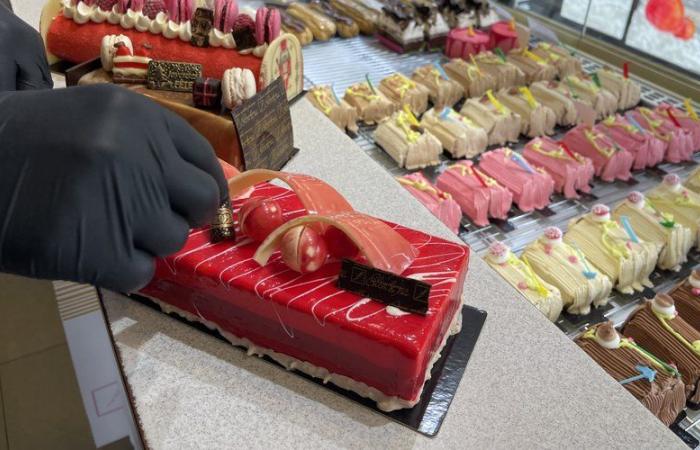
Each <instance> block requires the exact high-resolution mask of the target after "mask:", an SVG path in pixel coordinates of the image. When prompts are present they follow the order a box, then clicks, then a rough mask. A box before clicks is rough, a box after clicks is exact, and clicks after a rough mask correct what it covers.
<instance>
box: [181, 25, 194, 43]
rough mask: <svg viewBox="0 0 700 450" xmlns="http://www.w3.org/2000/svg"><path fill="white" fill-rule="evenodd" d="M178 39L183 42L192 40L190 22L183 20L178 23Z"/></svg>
mask: <svg viewBox="0 0 700 450" xmlns="http://www.w3.org/2000/svg"><path fill="white" fill-rule="evenodd" d="M178 34H179V36H180V40H181V41H184V42H190V41H191V40H192V23H191V22H183V23H181V24H180V32H179V33H178Z"/></svg>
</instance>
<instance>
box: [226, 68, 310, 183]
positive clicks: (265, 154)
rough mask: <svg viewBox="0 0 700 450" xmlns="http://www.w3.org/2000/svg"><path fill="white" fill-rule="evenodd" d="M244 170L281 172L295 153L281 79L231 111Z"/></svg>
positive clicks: (285, 96) (289, 117)
mask: <svg viewBox="0 0 700 450" xmlns="http://www.w3.org/2000/svg"><path fill="white" fill-rule="evenodd" d="M231 116H232V117H233V123H234V124H235V125H236V131H237V132H238V140H239V141H240V144H241V152H242V154H243V161H244V164H245V168H246V170H250V169H271V170H280V169H282V167H284V165H285V164H287V161H289V160H290V159H291V158H292V156H294V155H295V154H296V152H297V151H298V150H297V149H295V148H294V134H293V132H292V117H291V116H290V114H289V104H288V103H287V92H286V91H285V89H284V83H283V81H282V79H281V78H277V80H275V81H273V82H272V84H270V85H269V86H268V87H266V88H265V89H263V90H262V91H260V92H258V93H257V94H255V96H254V97H253V98H251V99H250V100H247V101H245V102H243V104H241V105H240V106H237V107H236V108H234V110H233V111H231Z"/></svg>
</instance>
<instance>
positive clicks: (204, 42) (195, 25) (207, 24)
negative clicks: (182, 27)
mask: <svg viewBox="0 0 700 450" xmlns="http://www.w3.org/2000/svg"><path fill="white" fill-rule="evenodd" d="M213 23H214V11H212V10H211V9H207V8H197V9H196V10H195V12H194V17H193V18H192V21H191V26H192V38H191V39H190V42H191V43H192V45H194V46H197V47H209V32H210V31H211V29H212V26H213V25H212V24H213Z"/></svg>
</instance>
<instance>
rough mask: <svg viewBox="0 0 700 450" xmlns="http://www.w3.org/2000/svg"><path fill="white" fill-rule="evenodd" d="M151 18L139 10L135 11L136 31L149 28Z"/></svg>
mask: <svg viewBox="0 0 700 450" xmlns="http://www.w3.org/2000/svg"><path fill="white" fill-rule="evenodd" d="M151 22H153V21H152V20H151V19H149V18H148V16H145V15H144V14H143V13H142V12H141V11H139V12H137V13H136V29H137V30H138V31H141V32H144V31H148V30H149V29H150V28H151Z"/></svg>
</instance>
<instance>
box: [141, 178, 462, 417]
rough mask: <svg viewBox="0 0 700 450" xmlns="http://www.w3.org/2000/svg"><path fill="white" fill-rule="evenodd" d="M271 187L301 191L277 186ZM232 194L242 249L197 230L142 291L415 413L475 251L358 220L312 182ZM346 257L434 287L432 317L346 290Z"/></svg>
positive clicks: (276, 355)
mask: <svg viewBox="0 0 700 450" xmlns="http://www.w3.org/2000/svg"><path fill="white" fill-rule="evenodd" d="M273 179H279V180H281V181H283V182H285V183H287V184H288V185H289V186H290V187H291V190H288V189H284V188H281V187H278V186H274V185H272V184H269V183H267V181H270V180H273ZM250 188H253V190H252V194H251V193H249V195H250V198H246V199H244V198H242V197H241V196H240V194H242V193H244V192H247V191H248V192H249V190H250ZM229 189H230V193H231V197H232V198H234V199H235V200H234V201H233V210H234V217H237V219H238V226H237V230H236V231H237V232H238V233H237V239H236V240H235V241H230V240H229V241H222V242H218V243H212V242H211V240H210V236H209V230H207V229H198V230H193V231H192V233H191V234H190V236H189V239H188V241H187V243H186V244H185V247H184V248H183V249H182V250H181V251H179V252H178V253H176V254H174V255H172V256H169V257H166V258H163V259H159V260H158V261H157V265H156V273H155V277H154V279H153V280H152V281H151V283H150V284H149V285H148V286H147V287H145V288H144V289H143V291H142V293H143V294H144V295H146V296H148V297H149V298H151V299H153V300H154V301H155V302H156V303H157V304H158V305H160V306H161V308H162V309H163V310H164V311H166V312H175V313H177V314H179V315H181V316H183V317H185V318H186V319H188V320H190V321H195V322H200V323H203V324H205V325H206V326H208V327H210V328H213V329H217V330H219V332H221V334H222V335H223V336H224V337H225V338H226V339H228V340H229V341H231V342H232V343H233V344H234V345H237V346H243V347H247V349H248V353H250V354H255V355H260V356H262V355H266V356H268V357H270V358H272V359H274V360H275V361H277V362H279V363H280V364H282V365H284V366H286V367H287V368H289V369H290V370H291V369H295V370H299V371H301V372H304V373H306V374H308V375H310V376H313V377H316V378H320V379H323V380H324V381H325V382H331V383H333V384H336V385H338V386H340V387H342V388H344V389H348V390H352V391H354V392H356V393H358V394H359V395H362V396H364V397H367V398H370V399H372V400H374V401H376V402H377V405H378V407H379V408H380V409H382V410H385V411H391V410H395V409H400V408H410V407H412V406H414V405H415V404H416V403H417V402H418V401H419V399H420V395H421V392H422V390H423V385H424V383H425V381H426V379H427V378H428V377H429V375H430V370H431V368H432V366H433V364H434V363H435V361H437V359H438V358H439V356H440V352H441V351H442V350H443V348H444V346H445V343H446V340H447V338H448V337H449V336H450V335H451V334H453V333H455V332H457V331H458V330H459V327H460V325H461V311H460V309H461V306H462V302H461V294H462V286H463V283H464V278H465V275H466V271H467V263H468V258H469V249H468V248H467V247H465V246H462V245H458V244H454V243H451V242H447V241H444V240H442V239H439V238H436V237H432V236H428V235H426V234H424V233H421V232H419V231H414V230H411V229H408V228H405V227H402V226H400V225H395V224H391V223H387V222H384V221H381V220H379V219H375V218H372V217H369V216H366V215H364V214H361V213H358V212H355V211H353V210H352V207H351V206H350V205H349V204H348V203H347V201H346V200H345V199H344V198H343V197H342V196H340V194H338V193H337V192H336V191H335V190H334V189H333V188H332V187H330V186H329V185H327V184H325V183H324V182H322V181H321V180H318V179H316V178H313V177H309V176H305V175H293V174H286V173H281V172H274V171H268V170H251V171H247V172H244V173H242V174H240V175H237V176H235V177H234V178H232V179H230V180H229ZM261 241H262V242H261ZM340 258H350V259H353V260H355V261H357V262H361V263H362V264H364V265H366V266H371V267H373V268H376V269H381V270H383V271H385V272H391V273H393V274H395V275H400V276H402V277H405V278H411V279H414V280H420V281H424V282H425V283H427V284H428V285H430V287H431V289H430V291H429V293H428V307H427V312H426V314H425V315H423V314H420V313H418V312H409V311H408V310H406V307H405V305H400V304H396V305H395V306H389V305H387V304H386V303H381V302H379V301H375V300H372V299H370V298H365V297H362V296H360V295H356V294H353V293H351V292H349V291H345V290H343V289H340V288H338V287H337V286H336V281H337V280H338V277H339V272H340V262H339V259H340ZM407 295H410V293H407ZM398 306H401V309H399V308H398ZM414 311H415V310H414Z"/></svg>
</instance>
